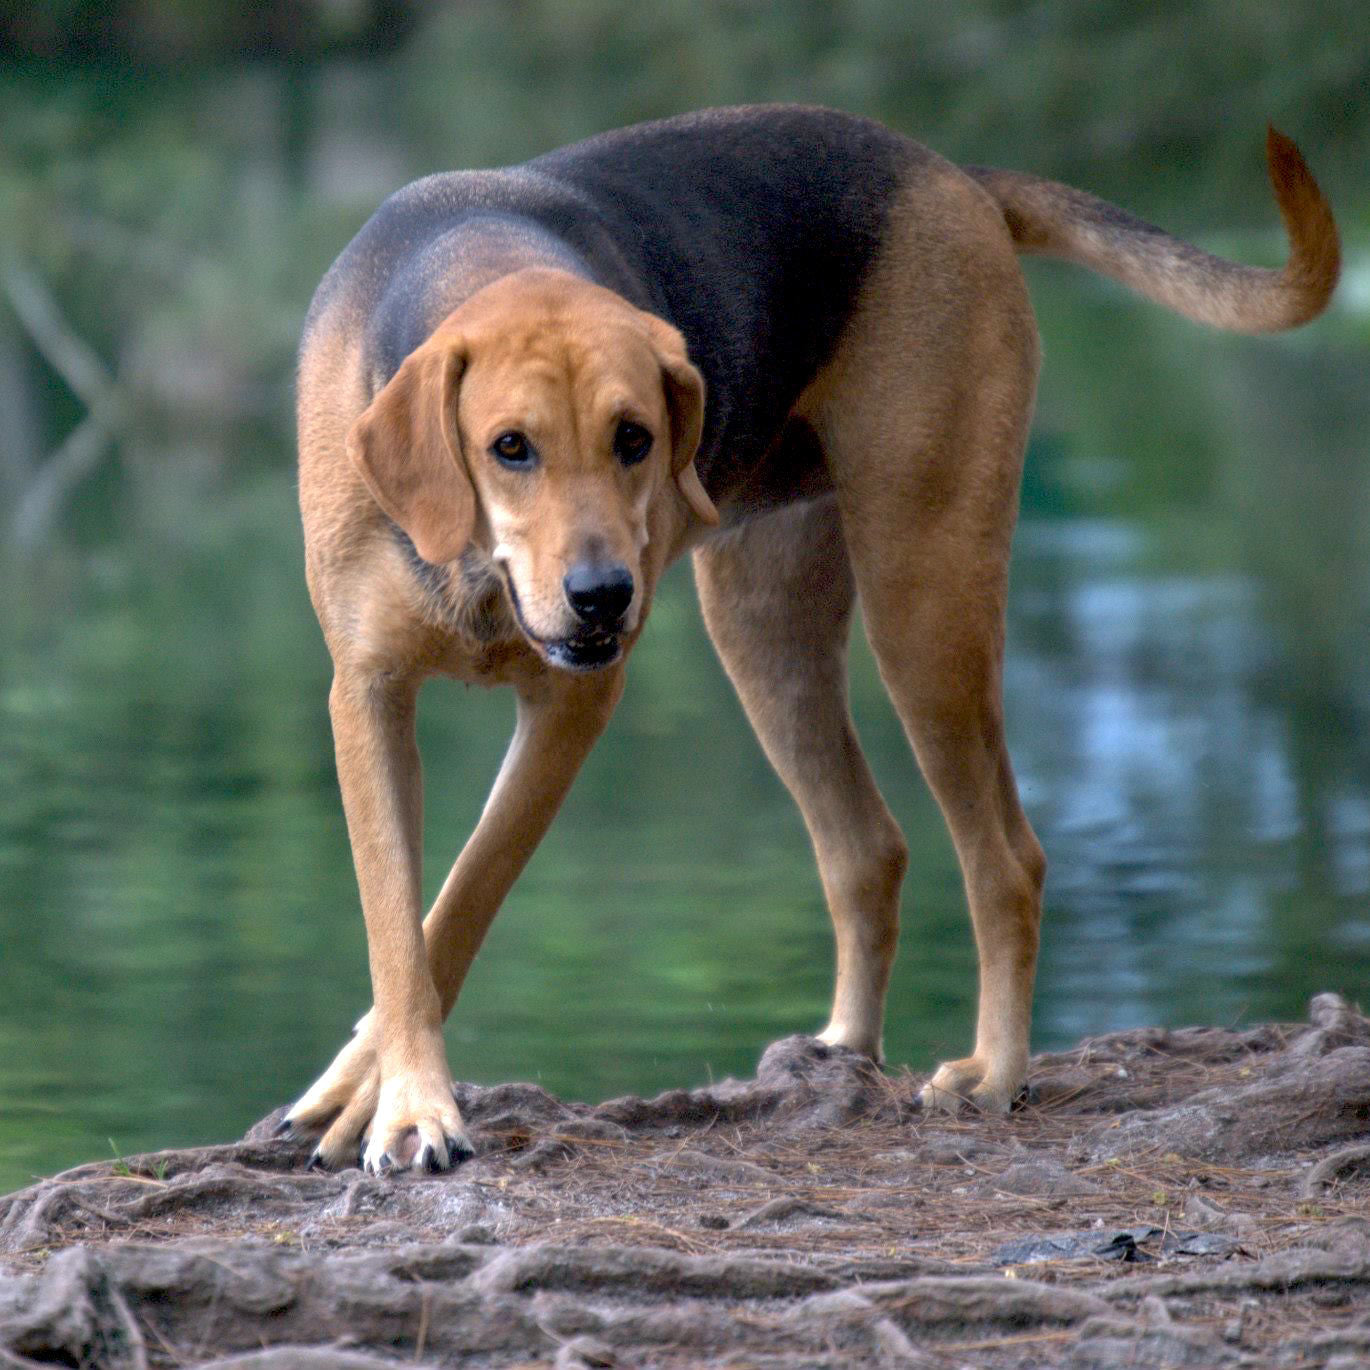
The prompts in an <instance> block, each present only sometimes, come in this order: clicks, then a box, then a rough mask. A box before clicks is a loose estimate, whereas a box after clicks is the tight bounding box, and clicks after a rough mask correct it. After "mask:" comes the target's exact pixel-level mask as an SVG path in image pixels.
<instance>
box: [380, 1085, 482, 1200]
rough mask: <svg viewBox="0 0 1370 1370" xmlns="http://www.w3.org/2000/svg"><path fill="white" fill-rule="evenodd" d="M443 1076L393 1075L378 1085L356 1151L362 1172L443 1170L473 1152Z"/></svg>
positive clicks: (450, 1090) (450, 1088)
mask: <svg viewBox="0 0 1370 1370" xmlns="http://www.w3.org/2000/svg"><path fill="white" fill-rule="evenodd" d="M445 1076H446V1072H445V1071H443V1072H441V1074H440V1076H435V1077H432V1078H430V1077H429V1076H426V1075H418V1074H405V1075H395V1076H392V1077H390V1078H389V1079H387V1080H385V1081H384V1082H383V1083H382V1084H381V1087H380V1094H379V1098H378V1100H377V1103H376V1111H375V1116H374V1117H373V1118H372V1120H371V1128H370V1131H369V1132H368V1133H367V1139H366V1146H365V1149H364V1150H363V1152H362V1165H363V1167H364V1168H365V1170H366V1172H367V1173H368V1174H370V1175H388V1174H390V1173H391V1172H392V1171H395V1170H426V1171H430V1172H434V1171H439V1170H446V1169H448V1167H450V1166H454V1165H460V1164H461V1162H462V1161H464V1160H466V1159H467V1158H468V1157H470V1156H473V1155H474V1154H475V1151H474V1149H473V1148H472V1146H471V1143H470V1141H469V1140H468V1139H467V1136H466V1130H465V1128H464V1127H463V1126H462V1121H461V1114H460V1112H458V1110H457V1105H456V1101H455V1100H454V1099H453V1097H452V1083H451V1081H450V1080H448V1079H446V1078H445Z"/></svg>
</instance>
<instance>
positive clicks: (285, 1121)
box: [271, 1114, 295, 1137]
mask: <svg viewBox="0 0 1370 1370" xmlns="http://www.w3.org/2000/svg"><path fill="white" fill-rule="evenodd" d="M294 1130H295V1120H294V1119H293V1118H291V1117H290V1116H289V1115H288V1114H287V1115H286V1117H284V1118H282V1119H281V1121H280V1122H279V1123H277V1124H276V1126H275V1127H273V1128H272V1129H271V1135H272V1136H273V1137H285V1136H288V1135H289V1134H290V1133H291V1132H294Z"/></svg>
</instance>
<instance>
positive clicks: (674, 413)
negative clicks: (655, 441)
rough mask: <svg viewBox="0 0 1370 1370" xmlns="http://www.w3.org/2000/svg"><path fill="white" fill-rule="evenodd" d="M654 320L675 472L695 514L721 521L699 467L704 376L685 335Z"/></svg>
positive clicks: (653, 325) (653, 333)
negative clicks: (692, 360) (692, 359)
mask: <svg viewBox="0 0 1370 1370" xmlns="http://www.w3.org/2000/svg"><path fill="white" fill-rule="evenodd" d="M647 317H648V319H649V320H650V325H651V333H652V348H653V350H654V351H655V352H656V355H657V360H658V361H659V362H660V363H661V374H662V378H663V383H664V385H665V388H666V404H667V406H668V408H669V409H670V411H671V474H672V475H673V476H675V483H676V487H677V488H678V489H679V491H680V493H681V494H682V495H683V496H684V497H685V502H686V504H688V505H689V506H690V508H691V509H692V510H694V513H695V517H696V518H699V519H701V520H702V521H703V522H705V523H717V522H718V510H717V509H715V508H714V502H713V500H711V499H710V498H709V496H708V495H707V493H705V490H704V487H703V485H701V484H700V482H699V474H698V473H697V472H696V471H695V453H696V452H697V451H698V450H699V439H700V435H701V434H702V433H703V431H704V377H703V376H701V375H700V374H699V372H698V370H697V369H696V368H695V367H694V366H693V365H691V363H690V359H689V357H688V356H687V355H686V353H685V339H684V338H682V337H681V336H680V334H679V333H678V332H677V331H676V330H675V329H674V328H672V327H671V326H670V324H668V323H666V322H665V321H664V320H662V319H658V318H656V317H654V316H652V315H648V316H647Z"/></svg>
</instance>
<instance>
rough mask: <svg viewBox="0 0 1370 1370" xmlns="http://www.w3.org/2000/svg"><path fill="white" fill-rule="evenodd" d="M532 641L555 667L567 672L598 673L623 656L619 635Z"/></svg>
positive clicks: (610, 634) (591, 635) (590, 635)
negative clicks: (556, 640) (555, 640)
mask: <svg viewBox="0 0 1370 1370" xmlns="http://www.w3.org/2000/svg"><path fill="white" fill-rule="evenodd" d="M531 640H532V642H533V644H534V645H535V646H536V647H537V648H538V649H539V651H541V652H542V654H543V655H544V656H545V657H546V658H547V660H548V661H550V662H551V663H552V665H553V666H560V667H561V668H562V669H563V670H567V671H598V670H601V669H602V668H603V667H605V666H612V665H613V664H614V662H616V661H617V660H618V659H619V657H621V656H622V655H623V644H622V642H620V640H619V637H618V634H617V633H593V634H587V635H586V636H584V637H566V638H562V639H561V640H560V641H558V642H539V641H538V640H537V639H536V638H533V639H531Z"/></svg>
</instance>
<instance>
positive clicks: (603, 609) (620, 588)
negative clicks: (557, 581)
mask: <svg viewBox="0 0 1370 1370" xmlns="http://www.w3.org/2000/svg"><path fill="white" fill-rule="evenodd" d="M561 584H562V588H563V589H564V590H565V591H566V602H567V603H568V604H569V605H570V606H571V608H572V609H574V610H575V613H576V617H577V618H578V619H580V621H581V622H582V623H584V624H585V626H586V627H587V628H616V627H618V625H619V624H620V623H622V621H623V616H624V615H625V614H626V613H627V612H628V606H629V605H630V604H631V603H632V602H633V576H632V572H631V571H629V570H628V568H627V567H626V566H620V565H619V564H618V563H617V562H591V561H579V562H577V563H576V564H575V565H574V566H572V567H571V569H570V570H569V571H567V573H566V575H565V577H564V579H563V580H562V582H561Z"/></svg>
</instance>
